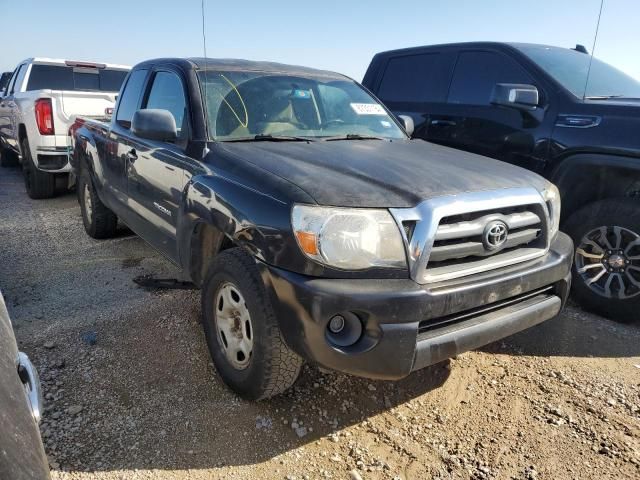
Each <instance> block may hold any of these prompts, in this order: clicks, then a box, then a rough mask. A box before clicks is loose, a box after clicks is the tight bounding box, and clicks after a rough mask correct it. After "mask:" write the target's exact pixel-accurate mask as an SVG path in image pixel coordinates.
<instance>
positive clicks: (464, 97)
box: [447, 51, 532, 105]
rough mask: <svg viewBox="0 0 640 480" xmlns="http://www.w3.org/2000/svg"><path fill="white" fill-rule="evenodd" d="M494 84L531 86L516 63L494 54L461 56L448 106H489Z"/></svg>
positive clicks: (463, 54)
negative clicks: (457, 104) (524, 84)
mask: <svg viewBox="0 0 640 480" xmlns="http://www.w3.org/2000/svg"><path fill="white" fill-rule="evenodd" d="M496 83H532V79H531V77H530V76H529V74H528V73H527V72H526V71H525V70H524V69H523V68H522V67H521V66H520V65H518V64H517V63H516V62H515V60H513V59H511V58H510V57H507V56H506V55H503V54H501V53H497V52H477V51H476V52H462V53H460V55H459V56H458V62H457V63H456V68H455V71H454V72H453V79H452V80H451V87H450V89H449V98H448V99H447V102H448V103H460V104H463V105H489V100H490V97H491V92H492V91H493V87H494V86H495V84H496Z"/></svg>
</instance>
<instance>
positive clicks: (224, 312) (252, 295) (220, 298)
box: [202, 248, 303, 400]
mask: <svg viewBox="0 0 640 480" xmlns="http://www.w3.org/2000/svg"><path fill="white" fill-rule="evenodd" d="M202 312H203V317H204V331H205V335H206V337H207V344H208V346H209V352H210V353H211V358H212V359H213V363H214V365H215V367H216V370H217V371H218V373H219V374H220V376H221V377H222V380H223V381H224V382H225V383H226V384H227V385H228V386H229V387H230V388H231V389H232V390H234V391H235V392H236V393H238V394H239V395H241V396H243V397H245V398H247V399H250V400H260V399H263V398H268V397H272V396H274V395H277V394H279V393H282V392H284V391H285V390H286V389H288V388H289V387H290V386H291V385H293V383H294V382H295V381H296V379H297V378H298V375H299V373H300V368H301V367H302V363H303V361H302V358H300V357H299V356H298V355H296V354H295V353H294V352H293V351H291V350H290V349H289V348H288V347H287V345H286V344H285V343H284V340H283V339H282V334H281V332H280V328H279V325H278V320H277V319H276V318H275V314H274V312H273V307H272V306H271V301H270V299H269V296H268V295H267V292H266V289H265V287H264V284H263V281H262V278H261V277H260V273H259V271H258V268H257V266H256V263H255V260H254V258H253V257H252V256H251V255H250V254H249V253H248V252H246V251H244V250H242V249H239V248H233V249H229V250H225V251H224V252H222V253H220V254H219V255H218V256H217V257H216V259H215V260H214V262H213V263H212V264H211V267H210V268H209V272H208V274H207V277H206V279H205V281H204V284H203V286H202Z"/></svg>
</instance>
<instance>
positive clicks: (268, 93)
mask: <svg viewBox="0 0 640 480" xmlns="http://www.w3.org/2000/svg"><path fill="white" fill-rule="evenodd" d="M198 76H199V78H200V82H201V84H202V91H203V94H204V95H205V96H206V109H207V121H208V123H209V131H210V132H211V136H212V137H213V139H214V140H218V141H233V140H238V139H244V138H254V137H256V136H269V137H285V136H286V137H304V138H309V139H313V138H318V139H320V138H329V137H333V138H336V137H341V136H343V137H345V138H347V137H348V136H349V138H352V137H358V136H360V137H378V138H386V139H394V138H406V135H405V134H404V132H403V131H402V130H401V129H400V128H399V127H398V126H397V124H396V123H395V121H394V120H393V119H392V118H391V117H390V116H389V115H388V114H387V112H386V110H385V109H384V108H383V107H382V105H380V104H379V103H378V102H377V101H376V100H375V99H374V98H373V97H371V95H369V94H368V93H367V92H366V91H365V90H364V89H363V88H362V87H360V86H359V85H358V84H356V83H355V82H353V81H351V80H348V79H342V78H339V79H336V78H335V77H324V76H307V75H305V76H297V75H290V74H285V73H271V72H239V71H224V72H223V71H211V70H207V71H200V72H198Z"/></svg>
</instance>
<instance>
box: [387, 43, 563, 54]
mask: <svg viewBox="0 0 640 480" xmlns="http://www.w3.org/2000/svg"><path fill="white" fill-rule="evenodd" d="M478 47H502V48H505V47H506V48H510V49H520V48H522V47H543V48H564V47H558V46H553V45H543V44H539V43H522V42H491V41H478V42H460V43H437V44H434V45H420V46H416V47H408V48H398V49H395V50H386V51H384V52H380V53H378V55H383V56H386V55H395V54H399V53H402V54H405V53H412V52H419V51H421V50H425V49H431V48H456V49H457V48H478Z"/></svg>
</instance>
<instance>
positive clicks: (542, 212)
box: [391, 188, 549, 284]
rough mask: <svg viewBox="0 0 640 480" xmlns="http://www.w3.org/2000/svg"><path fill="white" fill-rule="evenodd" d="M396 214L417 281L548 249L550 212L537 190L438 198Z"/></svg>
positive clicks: (509, 261) (448, 276) (459, 274)
mask: <svg viewBox="0 0 640 480" xmlns="http://www.w3.org/2000/svg"><path fill="white" fill-rule="evenodd" d="M391 213H392V214H393V215H394V217H395V218H396V221H397V222H398V223H399V225H400V226H401V227H402V231H403V234H404V237H405V242H406V246H407V251H408V253H409V255H408V256H409V265H410V268H411V275H412V278H413V279H414V280H416V281H417V282H418V283H423V284H425V283H430V282H436V281H442V280H449V279H452V278H457V277H462V276H465V275H471V274H474V273H479V272H484V271H487V270H492V269H495V268H500V267H504V266H507V265H510V264H513V263H518V262H523V261H526V260H530V259H533V258H536V257H538V256H542V255H544V254H545V253H546V252H547V251H548V248H549V239H548V225H549V211H548V208H547V205H546V203H545V202H544V200H543V198H542V196H541V195H540V193H538V191H537V190H535V189H532V188H518V189H505V190H497V191H487V192H474V193H467V194H461V195H455V196H449V197H438V198H435V199H432V200H427V201H425V202H422V203H421V204H420V205H418V206H417V207H416V208H413V209H392V210H391ZM409 227H410V228H409Z"/></svg>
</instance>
